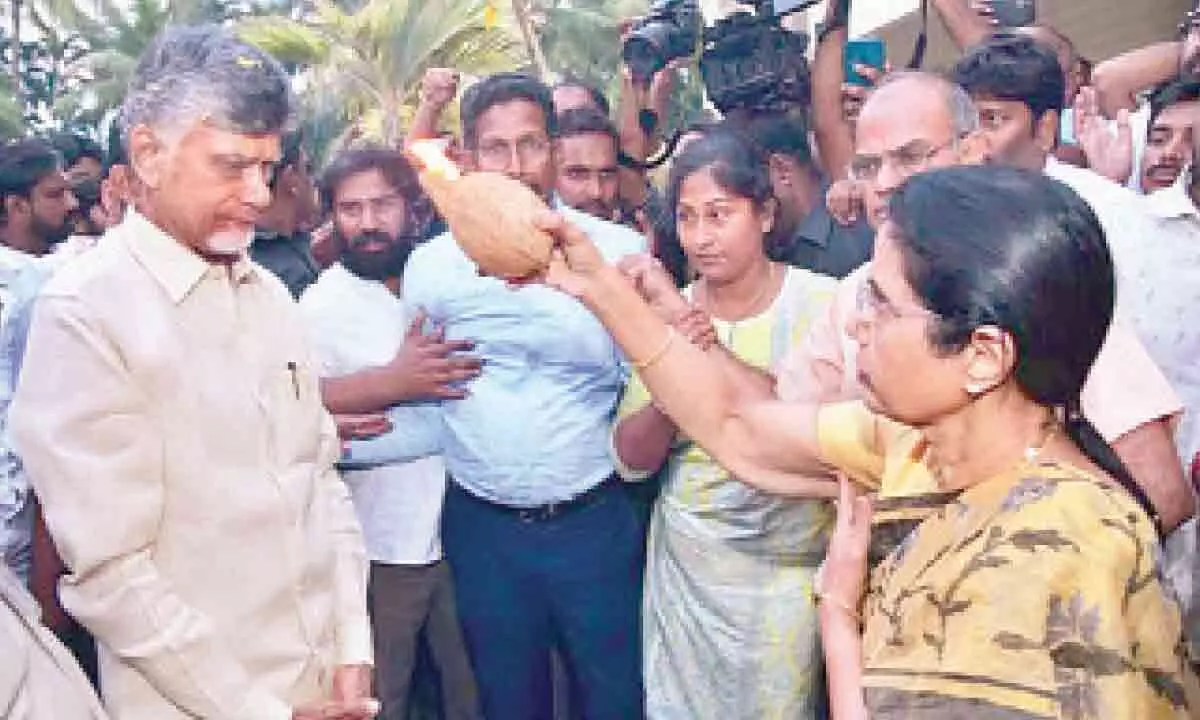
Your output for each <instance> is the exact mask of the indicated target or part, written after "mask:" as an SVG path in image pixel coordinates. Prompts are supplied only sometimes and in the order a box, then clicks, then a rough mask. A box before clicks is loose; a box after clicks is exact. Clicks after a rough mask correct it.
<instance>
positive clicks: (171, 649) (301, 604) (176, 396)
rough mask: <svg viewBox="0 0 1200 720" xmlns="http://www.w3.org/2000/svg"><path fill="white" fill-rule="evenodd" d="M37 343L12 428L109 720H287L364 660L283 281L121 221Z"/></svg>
mask: <svg viewBox="0 0 1200 720" xmlns="http://www.w3.org/2000/svg"><path fill="white" fill-rule="evenodd" d="M32 328H33V329H32V332H31V333H30V335H29V343H28V349H27V352H26V355H25V362H24V363H23V365H22V369H21V382H20V384H19V386H18V387H17V391H16V397H15V399H14V400H13V405H12V408H11V410H10V414H9V421H10V425H9V427H10V429H11V432H12V439H13V441H14V443H15V446H14V447H15V449H16V450H17V452H18V453H19V455H20V457H21V459H22V461H23V462H24V464H25V468H26V470H27V471H28V474H29V479H30V481H31V483H32V485H33V488H34V490H35V491H36V493H37V497H38V501H39V503H40V507H41V510H42V515H43V517H44V518H45V521H46V527H47V528H48V529H49V530H50V535H51V537H53V538H54V543H55V546H56V547H57V549H58V551H59V553H60V554H61V555H62V558H63V561H64V562H65V564H66V566H67V568H68V570H69V573H68V575H67V576H66V577H64V578H63V579H62V581H61V582H60V583H59V597H60V599H61V600H62V604H63V607H64V608H66V610H67V611H68V612H69V613H71V615H73V616H74V617H75V618H76V619H77V620H79V622H80V623H82V624H83V625H84V626H85V627H86V628H87V629H88V630H89V631H91V633H92V634H93V635H94V636H95V637H96V640H97V645H98V647H99V653H100V665H101V667H102V668H103V671H102V673H101V674H102V675H103V678H102V680H101V683H102V685H103V691H104V700H105V703H106V705H107V707H108V710H109V711H110V712H111V714H112V715H113V717H115V718H121V720H185V719H186V718H198V717H204V718H222V719H227V720H275V719H276V718H278V719H279V720H289V719H290V718H291V717H292V710H291V708H292V707H295V706H298V705H303V704H308V703H312V702H314V701H316V700H318V699H319V698H322V697H328V693H329V678H330V677H331V676H332V673H333V670H334V668H335V667H336V666H337V665H342V664H360V663H366V664H370V663H371V662H372V657H373V653H372V647H371V628H370V622H369V619H368V615H367V603H366V591H367V570H368V565H367V557H366V552H365V550H364V548H363V542H362V534H361V532H360V530H359V523H358V520H357V519H356V518H355V515H354V507H353V505H352V503H351V500H350V497H349V493H348V492H347V490H346V486H345V485H344V484H343V483H342V481H341V480H340V479H338V477H337V473H335V472H334V469H333V466H334V462H335V461H336V459H337V457H338V449H339V443H338V440H337V433H336V431H335V428H334V426H333V421H332V420H331V419H330V418H329V414H328V413H326V412H325V408H324V407H323V406H322V404H321V394H320V388H319V386H318V378H317V373H316V372H315V368H314V363H313V359H312V353H311V349H310V348H309V346H308V344H307V340H306V335H307V333H306V331H305V327H304V323H303V320H302V318H301V316H300V314H299V312H298V311H297V310H296V306H295V303H294V302H293V301H292V298H291V296H290V295H289V294H288V292H287V290H286V289H285V288H284V287H283V284H282V283H281V282H280V281H279V280H278V279H276V278H275V277H274V276H273V275H271V274H270V273H269V272H267V271H265V270H263V269H262V268H258V267H255V266H254V265H253V264H252V263H250V262H249V261H246V260H244V259H240V260H239V261H237V262H235V263H233V264H232V265H231V266H225V265H210V264H208V263H207V262H205V261H204V260H203V259H201V257H200V256H199V255H197V254H196V253H194V252H192V251H191V250H189V249H187V248H186V247H184V246H183V245H182V244H180V243H179V242H177V241H176V240H174V239H173V238H171V237H170V236H168V235H167V234H165V233H164V232H162V230H160V229H159V228H158V227H156V226H155V225H153V224H152V223H151V222H150V221H148V220H147V219H146V218H145V217H143V216H142V215H139V214H138V213H136V212H130V213H128V214H127V215H126V216H125V220H124V221H123V222H122V223H121V224H120V225H119V226H117V227H115V228H113V229H112V230H109V231H108V233H107V234H106V235H105V237H104V240H103V241H102V242H101V243H100V244H99V245H97V246H96V248H95V249H94V250H91V251H90V252H87V253H85V254H83V255H82V256H80V257H78V258H76V259H75V260H73V261H71V262H69V263H67V264H66V265H65V266H64V267H63V268H62V269H61V270H59V271H58V272H56V273H55V274H54V277H53V278H52V279H51V280H50V281H49V283H47V284H46V286H45V287H44V288H43V289H42V291H41V293H40V294H39V295H38V299H37V304H36V306H35V308H34V313H33V322H32ZM2 657H4V655H3V651H0V658H2ZM2 662H4V660H0V663H2ZM55 717H57V716H55Z"/></svg>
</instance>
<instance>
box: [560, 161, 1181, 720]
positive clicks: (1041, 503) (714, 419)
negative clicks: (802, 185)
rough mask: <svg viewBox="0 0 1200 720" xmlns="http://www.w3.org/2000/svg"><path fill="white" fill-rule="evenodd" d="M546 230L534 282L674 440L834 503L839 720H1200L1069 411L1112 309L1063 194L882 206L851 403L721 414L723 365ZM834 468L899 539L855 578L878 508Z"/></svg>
mask: <svg viewBox="0 0 1200 720" xmlns="http://www.w3.org/2000/svg"><path fill="white" fill-rule="evenodd" d="M545 224H546V228H547V229H548V230H550V231H551V232H554V233H556V234H557V235H558V236H559V242H560V245H559V250H558V257H557V258H556V260H555V261H554V262H553V263H552V264H551V267H550V269H549V271H548V272H547V275H546V278H545V280H546V282H548V283H550V284H552V285H554V286H556V287H559V288H560V289H562V290H564V291H566V292H569V293H571V294H573V295H575V296H576V297H578V298H580V300H582V301H583V302H584V303H585V304H587V305H588V306H589V307H590V308H591V309H592V311H593V312H594V313H595V314H596V315H597V317H598V318H600V319H601V321H603V322H604V323H605V325H606V326H607V327H608V328H609V330H610V331H611V332H612V333H613V335H614V337H615V338H616V340H617V342H618V343H619V344H620V345H621V346H622V347H623V349H624V350H625V352H626V353H627V354H628V356H629V357H630V358H631V359H632V360H633V362H634V363H635V364H636V365H637V366H638V367H639V369H640V372H641V377H642V379H643V381H644V382H645V383H646V385H647V387H648V388H649V389H650V391H651V392H652V393H653V394H654V396H655V400H656V402H657V404H658V405H659V406H660V407H662V409H663V410H664V411H665V412H666V413H667V414H668V415H670V416H671V417H672V419H674V420H675V422H676V423H677V424H678V425H679V427H680V428H681V430H682V431H683V432H686V433H687V434H688V436H689V437H691V438H692V439H693V440H694V441H695V442H696V443H697V444H699V445H700V446H701V447H704V448H705V449H706V450H707V451H708V452H709V453H710V454H711V455H712V457H713V458H715V459H716V460H717V461H718V462H720V463H721V465H723V466H724V467H726V468H728V469H729V470H730V472H731V473H732V474H733V475H734V476H735V477H737V478H739V479H740V480H742V481H743V482H746V483H748V484H751V485H754V486H756V487H759V488H761V489H764V490H768V491H771V492H777V493H780V494H786V495H795V496H808V497H820V496H825V497H836V496H838V495H839V494H840V497H841V499H840V502H839V512H838V521H837V526H836V528H835V531H834V536H833V540H832V542H831V547H830V551H829V555H828V557H827V559H826V564H825V568H824V578H823V584H822V587H821V588H820V590H819V591H818V593H817V594H818V595H819V596H820V597H821V598H822V601H821V607H820V616H821V629H822V634H823V642H824V647H825V653H826V662H827V666H828V673H829V686H830V688H829V689H830V699H831V705H832V710H833V714H834V717H835V718H839V719H841V718H865V717H874V718H901V717H904V718H1013V719H1026V718H1059V717H1063V718H1101V717H1104V718H1108V717H1112V718H1188V717H1193V716H1195V715H1196V714H1197V713H1198V712H1200V685H1198V684H1197V679H1196V676H1195V674H1194V673H1193V671H1192V669H1191V666H1190V663H1189V660H1188V658H1187V657H1186V653H1185V652H1184V651H1183V649H1182V647H1183V646H1182V643H1181V632H1180V621H1179V611H1178V608H1177V606H1176V604H1175V603H1174V601H1173V600H1172V599H1171V598H1169V597H1168V595H1167V593H1166V591H1165V590H1164V588H1163V585H1162V583H1161V581H1160V579H1159V575H1158V570H1157V547H1158V538H1157V534H1156V528H1155V520H1154V518H1153V516H1152V510H1151V508H1150V505H1149V502H1148V501H1147V500H1146V497H1145V495H1144V493H1142V492H1141V491H1140V490H1139V489H1138V487H1137V485H1136V484H1135V483H1134V482H1133V481H1132V479H1131V478H1130V476H1129V473H1128V471H1127V470H1126V469H1125V468H1124V467H1123V466H1122V465H1121V463H1120V461H1119V460H1118V459H1117V458H1116V457H1115V455H1114V453H1113V452H1112V450H1111V449H1110V448H1108V446H1107V445H1105V444H1104V442H1103V441H1102V440H1101V439H1100V438H1099V436H1098V435H1097V433H1096V432H1095V430H1094V428H1092V427H1091V426H1090V424H1089V423H1088V422H1087V421H1086V420H1085V419H1084V418H1083V417H1082V415H1081V414H1080V413H1079V391H1080V388H1081V386H1082V384H1083V380H1084V377H1085V376H1086V374H1087V372H1088V369H1089V368H1090V366H1091V364H1092V361H1093V360H1094V358H1095V356H1096V354H1097V352H1098V351H1099V348H1100V345H1101V343H1102V342H1103V339H1104V337H1105V334H1106V332H1107V329H1108V325H1109V323H1110V321H1111V318H1112V313H1113V298H1114V295H1115V288H1114V279H1113V267H1112V259H1111V257H1110V255H1109V252H1108V248H1107V245H1106V243H1105V241H1104V237H1103V232H1102V230H1101V229H1100V227H1099V225H1098V223H1097V221H1096V218H1095V217H1094V215H1093V214H1092V212H1091V211H1090V209H1089V208H1088V207H1087V206H1086V204H1085V203H1083V202H1082V201H1081V200H1080V199H1079V198H1078V197H1077V196H1075V195H1074V194H1073V193H1072V192H1071V191H1069V190H1068V189H1066V188H1065V187H1063V186H1061V185H1059V184H1057V183H1055V182H1054V181H1052V180H1049V179H1046V178H1045V177H1043V176H1041V175H1036V174H1031V173H1027V172H1023V171H1018V170H1012V169H1001V168H994V167H961V168H951V169H946V170H938V171H934V172H930V173H927V174H924V175H920V176H917V177H915V178H913V179H911V180H910V181H909V182H908V183H907V184H906V185H905V186H904V187H903V188H902V189H901V190H899V191H898V192H897V193H896V194H895V195H894V197H893V198H892V201H891V216H890V219H889V220H888V222H886V223H884V225H883V227H882V228H881V230H880V235H879V237H878V239H877V242H876V251H875V256H874V259H873V261H872V265H871V268H870V277H869V281H868V282H867V283H866V285H865V287H866V290H865V292H864V293H863V296H862V297H861V299H860V307H859V310H858V312H857V313H856V315H855V319H854V327H853V328H852V330H853V334H854V336H855V339H856V340H857V342H858V344H859V355H858V357H859V366H860V378H859V379H860V382H861V384H862V385H863V394H864V396H865V398H866V400H865V407H864V406H863V405H833V406H824V407H822V406H816V405H806V404H800V403H785V402H779V401H770V400H767V401H755V402H748V403H747V402H741V403H739V402H736V401H735V400H734V398H736V397H737V395H738V394H737V392H736V390H735V389H734V388H733V387H731V380H730V376H729V372H728V371H727V370H726V369H725V365H724V362H725V361H724V359H723V358H717V357H714V356H713V353H714V352H721V351H720V350H719V349H715V350H713V349H710V350H707V351H703V350H700V349H699V348H696V347H693V346H691V345H689V344H688V343H687V342H686V341H684V340H683V339H682V338H681V337H679V336H677V335H676V334H675V333H674V332H673V331H672V330H671V329H670V328H669V327H667V326H666V325H665V324H664V323H663V322H662V320H660V319H659V316H658V315H659V314H664V315H665V314H666V313H665V312H662V311H663V309H664V308H665V306H666V305H668V304H669V303H671V302H673V300H672V299H671V298H670V297H669V296H668V295H667V294H666V293H665V292H663V291H661V289H660V285H661V284H659V283H652V282H650V281H648V280H647V279H646V278H645V277H634V278H633V282H630V278H628V277H625V276H623V275H622V274H621V273H620V272H619V271H618V270H616V269H613V268H610V267H607V266H605V265H604V264H603V262H602V261H601V260H600V258H599V255H598V254H597V253H596V252H595V250H594V248H592V247H591V245H590V243H588V242H587V240H586V238H584V237H582V236H581V235H580V234H578V233H577V232H575V231H574V230H573V229H571V228H569V227H566V226H564V225H563V224H562V223H561V221H557V220H555V219H554V218H547V220H546V223H545ZM639 290H640V291H641V292H640V293H639ZM643 298H644V299H643ZM656 310H658V311H659V312H658V313H656ZM696 388H704V390H705V391H704V392H696ZM839 471H840V472H844V473H846V474H848V475H850V476H851V477H853V478H855V479H857V480H859V481H860V482H862V483H865V484H868V485H869V486H872V487H877V488H878V489H879V493H880V496H881V497H882V498H884V499H883V500H881V505H888V507H886V508H883V509H886V510H887V513H888V514H889V516H890V519H891V520H893V521H899V522H900V523H901V524H905V525H906V532H904V533H899V534H898V535H897V536H896V537H897V538H898V539H900V542H899V543H898V544H897V545H894V546H892V547H888V548H885V549H884V551H883V552H884V558H883V560H882V562H881V563H880V564H879V565H878V566H877V567H875V568H874V569H873V570H872V571H871V572H870V576H869V582H866V579H867V562H866V558H867V543H868V538H869V535H870V517H871V514H872V513H871V505H870V503H869V501H866V500H864V499H856V498H854V496H853V493H852V491H851V489H850V487H849V485H848V484H846V483H845V482H843V483H842V485H841V487H840V488H839V485H838V483H837V482H836V481H835V480H834V477H835V474H836V473H837V472H839ZM889 504H890V505H889ZM881 510H882V509H881ZM881 514H883V513H882V511H881ZM895 526H896V525H893V527H895ZM864 588H866V597H865V601H864V600H863V598H862V595H863V591H864Z"/></svg>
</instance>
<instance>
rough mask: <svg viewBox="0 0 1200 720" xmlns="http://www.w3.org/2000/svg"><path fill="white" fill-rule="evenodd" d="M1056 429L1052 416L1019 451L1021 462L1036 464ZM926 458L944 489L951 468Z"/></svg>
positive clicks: (951, 470) (950, 474) (938, 482)
mask: <svg viewBox="0 0 1200 720" xmlns="http://www.w3.org/2000/svg"><path fill="white" fill-rule="evenodd" d="M1058 427H1059V425H1058V423H1057V422H1056V421H1055V419H1054V418H1053V416H1052V417H1051V418H1049V419H1047V420H1046V422H1045V423H1043V424H1042V429H1041V434H1040V435H1039V436H1038V438H1037V440H1035V441H1034V442H1033V443H1031V444H1029V445H1027V446H1025V449H1024V450H1022V451H1021V460H1022V462H1023V464H1025V465H1037V464H1038V460H1039V459H1040V458H1041V455H1042V452H1043V451H1044V450H1045V449H1046V445H1047V444H1048V443H1049V442H1050V439H1051V438H1053V437H1054V435H1055V433H1057V432H1058ZM926 457H927V460H926V464H927V466H928V467H929V472H930V474H931V475H933V478H934V480H935V481H936V482H937V484H938V485H939V486H941V487H943V488H945V487H946V485H947V484H948V482H949V480H950V477H951V476H952V475H953V468H946V467H943V466H940V465H938V464H937V463H936V462H935V461H933V458H931V457H929V456H928V455H926Z"/></svg>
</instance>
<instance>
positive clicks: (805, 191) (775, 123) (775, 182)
mask: <svg viewBox="0 0 1200 720" xmlns="http://www.w3.org/2000/svg"><path fill="white" fill-rule="evenodd" d="M730 124H731V125H732V126H733V127H735V128H738V129H740V130H741V131H742V132H744V133H746V134H747V135H749V136H750V137H751V138H753V139H754V140H755V142H757V143H758V144H759V146H760V147H761V148H762V149H763V151H764V152H765V153H766V154H767V164H768V170H769V171H770V175H771V186H772V190H773V191H774V193H775V197H776V199H777V200H778V201H779V214H778V216H777V217H776V219H775V229H774V231H773V232H772V233H771V236H770V237H769V238H768V246H767V254H768V255H769V256H770V257H771V259H772V260H776V261H779V262H784V263H787V264H789V265H794V266H796V267H800V268H804V269H806V270H811V271H813V272H817V273H821V274H824V275H831V276H833V277H838V278H840V277H845V276H846V275H848V274H849V273H850V271H851V270H853V269H854V268H856V267H858V266H859V265H862V264H863V263H864V262H866V261H867V260H868V259H870V257H871V248H872V244H873V242H874V233H873V232H872V230H871V228H870V226H868V225H867V223H866V221H865V220H864V219H859V220H858V221H857V222H855V223H853V224H851V225H841V224H839V223H838V222H837V221H836V220H834V219H833V216H832V215H830V213H829V210H828V208H826V207H825V191H826V190H827V189H828V185H827V184H825V183H824V182H823V181H822V177H821V173H820V171H819V170H818V168H817V167H816V165H815V164H814V162H813V157H812V150H811V149H810V147H809V142H808V131H807V129H806V128H805V125H804V123H803V122H802V121H800V120H798V119H795V118H793V117H791V116H789V115H788V114H786V113H781V112H769V113H768V112H764V113H749V114H745V115H741V116H735V117H733V118H731V119H730Z"/></svg>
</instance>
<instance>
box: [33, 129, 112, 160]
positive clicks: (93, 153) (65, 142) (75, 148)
mask: <svg viewBox="0 0 1200 720" xmlns="http://www.w3.org/2000/svg"><path fill="white" fill-rule="evenodd" d="M47 142H49V143H50V146H51V147H53V148H54V149H55V150H56V151H57V152H58V154H59V157H61V158H62V164H63V167H64V168H70V167H72V166H73V165H74V164H75V163H77V162H79V161H80V160H82V159H84V158H91V159H93V160H95V161H96V162H97V163H99V164H100V165H103V164H104V151H103V150H101V149H100V145H99V144H97V143H96V142H95V141H94V140H92V139H90V138H86V137H84V136H82V135H76V134H74V133H67V132H58V133H53V134H51V135H50V136H49V137H48V138H47Z"/></svg>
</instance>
